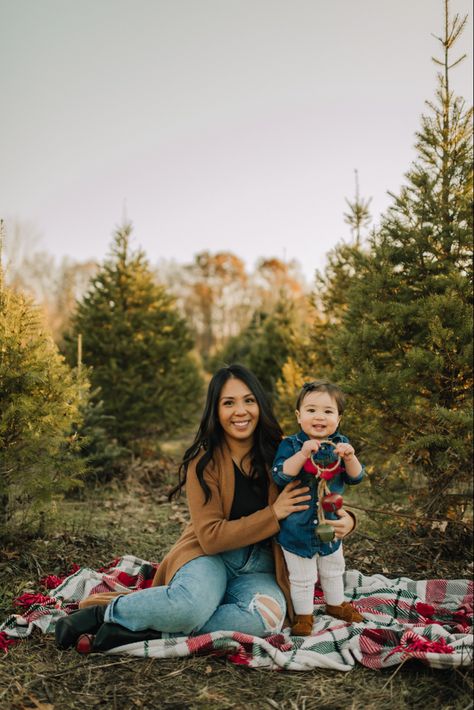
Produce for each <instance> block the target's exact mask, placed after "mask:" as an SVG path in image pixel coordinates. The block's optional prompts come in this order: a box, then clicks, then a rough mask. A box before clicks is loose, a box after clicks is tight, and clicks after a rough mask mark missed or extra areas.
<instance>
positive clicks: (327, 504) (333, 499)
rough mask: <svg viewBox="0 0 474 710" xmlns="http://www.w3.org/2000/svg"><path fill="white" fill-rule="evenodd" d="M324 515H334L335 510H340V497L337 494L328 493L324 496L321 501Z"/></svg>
mask: <svg viewBox="0 0 474 710" xmlns="http://www.w3.org/2000/svg"><path fill="white" fill-rule="evenodd" d="M321 505H322V506H323V510H324V512H325V513H335V512H336V510H339V508H342V496H341V495H339V493H330V494H329V495H328V496H324V498H323V499H322V501H321Z"/></svg>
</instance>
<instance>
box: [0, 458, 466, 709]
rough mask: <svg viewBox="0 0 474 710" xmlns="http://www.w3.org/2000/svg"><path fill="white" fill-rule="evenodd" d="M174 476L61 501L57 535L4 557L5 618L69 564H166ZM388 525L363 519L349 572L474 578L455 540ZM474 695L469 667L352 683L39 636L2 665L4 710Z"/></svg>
mask: <svg viewBox="0 0 474 710" xmlns="http://www.w3.org/2000/svg"><path fill="white" fill-rule="evenodd" d="M174 469H175V467H174V466H173V464H172V461H171V460H170V459H166V460H165V461H161V462H159V463H158V464H157V463H156V462H149V463H147V464H141V465H139V464H137V465H136V466H135V467H134V468H133V469H132V470H131V472H130V477H129V480H128V481H125V482H121V483H119V484H116V483H115V484H114V483H109V484H107V485H106V486H102V487H100V488H94V489H89V490H86V491H84V492H83V493H82V494H81V495H80V496H79V497H77V498H76V499H69V500H67V501H65V502H63V503H62V504H61V510H60V515H61V526H60V528H58V527H57V525H58V521H56V522H54V521H51V525H50V530H49V532H48V533H47V534H46V535H45V536H44V537H43V538H41V539H34V540H26V539H25V540H21V539H19V540H16V541H15V544H13V543H11V544H9V545H5V546H4V547H3V548H0V618H4V617H5V616H6V615H7V614H8V613H11V612H12V611H13V607H12V601H13V599H14V597H16V596H18V595H19V594H21V593H22V592H24V591H26V590H36V591H37V590H38V589H39V586H38V579H39V578H41V577H42V576H44V575H46V574H57V575H61V574H64V573H66V572H67V571H68V570H69V568H70V566H71V564H72V563H74V562H75V563H78V564H80V565H88V566H92V567H99V566H102V565H104V564H105V563H107V562H109V561H110V560H111V559H113V558H114V557H117V556H120V555H123V554H127V553H128V554H134V555H136V556H137V557H142V558H144V559H148V560H152V561H155V560H159V559H160V558H161V557H162V556H163V554H164V553H165V551H166V550H167V549H168V548H169V547H170V545H171V544H172V542H173V541H174V540H175V539H176V538H177V536H178V535H179V532H180V531H181V529H182V526H183V523H184V521H185V520H186V508H185V503H184V501H181V502H179V503H177V504H176V503H174V504H169V503H168V502H167V499H166V495H165V493H166V490H167V487H168V485H169V482H170V480H171V479H170V476H171V475H172V472H173V471H174ZM354 502H355V499H354ZM53 523H54V524H55V525H56V527H54V525H53ZM390 525H391V526H392V527H389V526H388V523H387V521H386V520H385V519H384V520H383V522H382V523H381V525H380V526H379V527H378V528H377V525H376V523H374V522H373V521H370V520H366V521H365V522H364V520H363V519H362V521H361V524H360V526H359V530H358V531H357V532H356V533H354V535H353V536H352V537H351V538H350V541H348V542H347V545H346V557H347V561H348V566H349V567H356V568H357V569H360V570H361V571H362V572H365V573H374V572H375V571H382V570H385V572H386V573H387V574H388V575H389V576H398V574H399V573H401V572H403V573H404V575H405V576H411V577H414V578H418V579H421V578H425V577H433V576H434V577H443V576H446V577H458V578H459V577H465V576H467V575H468V574H469V573H470V570H471V569H472V566H471V567H469V564H470V560H468V559H466V558H465V556H464V558H463V559H460V558H459V554H455V553H456V545H457V543H456V541H454V542H452V541H451V542H450V541H449V540H448V541H447V540H446V539H445V538H443V537H441V533H439V535H440V537H439V539H436V538H432V539H431V543H430V544H431V547H427V546H426V541H423V540H418V539H416V538H414V537H413V533H412V531H411V530H410V528H409V527H406V528H393V523H391V524H390ZM401 550H403V552H401ZM457 553H459V549H458V550H457ZM472 685H473V684H472V676H471V674H470V672H469V669H454V670H450V671H439V670H432V669H429V668H426V667H425V666H423V665H421V664H418V663H416V662H412V661H411V662H409V663H406V664H404V665H402V666H399V667H397V668H392V669H388V670H385V671H379V672H377V671H371V670H368V669H366V668H363V667H362V666H356V667H355V668H354V669H353V670H352V671H350V672H349V673H341V672H334V671H326V670H323V669H316V670H314V671H308V672H302V673H294V672H288V673H279V672H269V671H254V670H249V669H246V668H243V667H241V666H235V665H233V664H231V663H229V662H226V660H225V659H224V658H222V657H216V656H196V657H191V658H186V659H182V660H181V659H179V660H176V659H170V660H159V659H144V658H139V659H136V658H129V657H109V656H106V655H91V656H85V657H84V656H79V655H78V654H76V653H75V652H74V651H59V650H58V649H56V647H55V646H54V642H53V639H52V637H49V636H48V637H46V636H42V635H41V634H40V633H39V632H37V631H35V632H34V633H33V634H32V636H31V637H30V638H29V639H27V640H26V641H23V642H20V643H18V644H16V645H15V646H13V647H11V649H10V651H9V653H8V654H7V655H6V656H4V657H3V658H2V659H1V662H0V708H2V709H3V708H4V709H5V710H7V709H8V710H10V709H11V710H25V709H26V708H37V709H38V710H69V709H70V710H76V709H77V710H80V709H83V708H89V707H92V708H95V707H98V708H99V707H100V708H107V709H108V708H111V709H114V710H115V709H117V710H122V709H124V710H125V708H127V709H128V708H135V707H136V708H151V709H154V708H169V709H176V710H177V709H181V708H190V709H191V710H193V709H198V708H199V709H206V710H207V709H209V710H221V709H225V708H246V709H249V710H253V709H255V710H257V709H258V710H260V709H261V708H269V709H271V708H275V709H277V710H316V709H317V710H334V709H338V710H345V709H347V710H349V709H351V710H357V709H359V708H360V709H362V708H364V709H370V708H377V709H380V710H382V709H383V708H387V709H388V708H390V709H391V710H405V708H415V707H421V708H425V707H432V706H435V707H438V708H446V709H448V708H453V709H456V710H467V709H468V708H472V707H473V704H472V691H473V687H472Z"/></svg>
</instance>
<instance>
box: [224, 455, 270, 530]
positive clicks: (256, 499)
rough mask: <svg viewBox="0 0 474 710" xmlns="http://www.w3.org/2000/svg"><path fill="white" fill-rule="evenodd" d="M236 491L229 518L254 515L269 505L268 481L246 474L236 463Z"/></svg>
mask: <svg viewBox="0 0 474 710" xmlns="http://www.w3.org/2000/svg"><path fill="white" fill-rule="evenodd" d="M234 477H235V491H234V500H233V501H232V508H231V510H230V515H229V520H237V519H238V518H242V517H243V516H244V515H252V513H255V512H256V511H257V510H262V508H266V507H267V505H268V481H267V480H266V479H265V480H263V481H262V480H261V479H260V478H250V476H246V475H245V474H244V473H242V471H241V470H240V468H239V467H238V466H237V464H236V463H234Z"/></svg>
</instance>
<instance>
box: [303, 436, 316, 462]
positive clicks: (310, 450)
mask: <svg viewBox="0 0 474 710" xmlns="http://www.w3.org/2000/svg"><path fill="white" fill-rule="evenodd" d="M318 450H319V441H317V439H308V441H305V442H304V444H303V446H302V447H301V453H302V454H303V455H304V456H306V458H307V459H309V457H310V456H311V454H316V453H317V452H318Z"/></svg>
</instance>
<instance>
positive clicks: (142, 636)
mask: <svg viewBox="0 0 474 710" xmlns="http://www.w3.org/2000/svg"><path fill="white" fill-rule="evenodd" d="M160 638H161V632H160V631H154V630H153V629H144V630H143V631H129V629H126V628H125V627H124V626H120V624H111V623H108V624H102V626H101V627H100V629H99V630H98V631H97V634H96V636H95V638H94V640H93V641H92V648H91V651H92V652H96V651H109V650H110V649H111V648H117V646H124V645H125V644H127V643H137V642H138V641H154V640H155V639H160ZM76 648H77V647H76ZM77 650H78V651H79V652H81V651H80V649H79V648H78V649H77Z"/></svg>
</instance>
